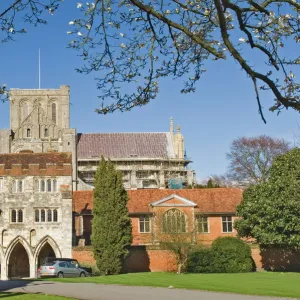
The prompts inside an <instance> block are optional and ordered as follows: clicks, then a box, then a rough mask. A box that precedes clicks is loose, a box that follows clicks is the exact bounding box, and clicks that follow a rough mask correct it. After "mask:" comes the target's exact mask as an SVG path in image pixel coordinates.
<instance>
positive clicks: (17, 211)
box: [9, 208, 24, 224]
mask: <svg viewBox="0 0 300 300" xmlns="http://www.w3.org/2000/svg"><path fill="white" fill-rule="evenodd" d="M13 212H14V213H15V215H14V216H13ZM20 213H21V214H20ZM13 220H15V221H13ZM9 223H10V224H23V223H24V208H11V209H10V212H9Z"/></svg>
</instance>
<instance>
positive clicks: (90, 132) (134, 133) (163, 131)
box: [77, 131, 169, 135]
mask: <svg viewBox="0 0 300 300" xmlns="http://www.w3.org/2000/svg"><path fill="white" fill-rule="evenodd" d="M128 133H130V134H136V133H140V134H143V133H169V132H168V131H157V132H156V131H147V132H88V133H82V132H78V133H77V134H81V135H83V134H86V135H87V134H128Z"/></svg>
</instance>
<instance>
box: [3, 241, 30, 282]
mask: <svg viewBox="0 0 300 300" xmlns="http://www.w3.org/2000/svg"><path fill="white" fill-rule="evenodd" d="M8 277H9V278H12V277H21V278H22V277H29V258H28V254H27V251H26V250H25V248H24V246H23V245H22V244H21V243H20V242H19V243H17V244H16V245H15V247H14V249H13V250H12V252H11V254H10V257H9V262H8Z"/></svg>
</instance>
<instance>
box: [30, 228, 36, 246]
mask: <svg viewBox="0 0 300 300" xmlns="http://www.w3.org/2000/svg"><path fill="white" fill-rule="evenodd" d="M35 244H36V231H35V230H34V229H32V230H30V245H31V246H33V247H34V246H35Z"/></svg>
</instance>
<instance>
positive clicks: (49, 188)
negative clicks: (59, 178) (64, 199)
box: [47, 179, 51, 192]
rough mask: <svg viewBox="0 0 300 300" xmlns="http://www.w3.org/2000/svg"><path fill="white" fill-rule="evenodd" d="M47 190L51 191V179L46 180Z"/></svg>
mask: <svg viewBox="0 0 300 300" xmlns="http://www.w3.org/2000/svg"><path fill="white" fill-rule="evenodd" d="M47 192H51V179H48V180H47Z"/></svg>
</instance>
